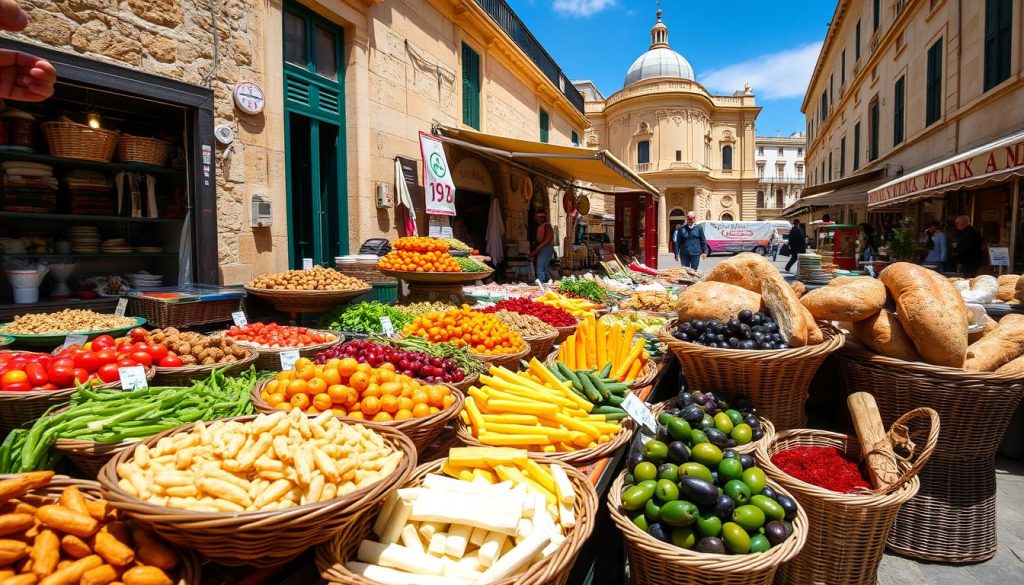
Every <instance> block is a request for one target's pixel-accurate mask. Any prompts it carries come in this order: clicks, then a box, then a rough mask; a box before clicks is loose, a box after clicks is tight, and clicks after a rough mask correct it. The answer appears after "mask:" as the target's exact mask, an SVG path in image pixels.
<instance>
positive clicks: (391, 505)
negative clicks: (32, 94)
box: [373, 492, 398, 536]
mask: <svg viewBox="0 0 1024 585" xmlns="http://www.w3.org/2000/svg"><path fill="white" fill-rule="evenodd" d="M397 502H398V493H396V492H391V493H390V494H389V495H388V497H387V499H386V500H384V506H383V507H382V508H381V509H380V514H379V515H378V516H377V521H376V522H374V523H373V533H374V534H376V535H377V536H383V535H384V530H385V528H386V527H387V524H388V519H390V518H391V513H392V512H393V511H394V510H395V504H396V503H397Z"/></svg>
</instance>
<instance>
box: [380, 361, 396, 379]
mask: <svg viewBox="0 0 1024 585" xmlns="http://www.w3.org/2000/svg"><path fill="white" fill-rule="evenodd" d="M380 370H381V380H383V381H385V382H390V381H391V380H385V379H384V377H383V374H384V372H394V371H395V364H393V363H391V362H384V363H383V364H381V365H380ZM393 378H394V377H393V376H392V379H393Z"/></svg>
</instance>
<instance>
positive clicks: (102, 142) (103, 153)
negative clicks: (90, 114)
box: [40, 120, 117, 163]
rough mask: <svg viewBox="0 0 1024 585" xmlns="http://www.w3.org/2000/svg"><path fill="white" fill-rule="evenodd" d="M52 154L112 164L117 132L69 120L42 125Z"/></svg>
mask: <svg viewBox="0 0 1024 585" xmlns="http://www.w3.org/2000/svg"><path fill="white" fill-rule="evenodd" d="M40 126H41V127H42V129H43V135H45V136H46V144H47V146H49V147H50V154H52V155H53V156H60V157H65V158H77V159H81V160H91V161H96V162H104V163H106V162H110V159H111V158H113V156H114V149H115V148H116V147H117V132H114V131H113V130H104V129H103V128H90V127H89V126H86V125H84V124H78V123H76V122H71V121H67V120H62V121H56V122H43V123H42V124H41V125H40Z"/></svg>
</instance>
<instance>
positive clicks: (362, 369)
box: [356, 364, 373, 375]
mask: <svg viewBox="0 0 1024 585" xmlns="http://www.w3.org/2000/svg"><path fill="white" fill-rule="evenodd" d="M372 369H373V368H372V367H370V364H359V365H358V366H356V371H357V372H362V373H364V374H367V375H369V373H370V370H372Z"/></svg>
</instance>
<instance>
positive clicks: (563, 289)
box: [558, 278, 608, 303]
mask: <svg viewBox="0 0 1024 585" xmlns="http://www.w3.org/2000/svg"><path fill="white" fill-rule="evenodd" d="M558 292H560V293H562V294H565V295H570V296H574V297H579V298H583V299H587V300H589V301H592V302H595V303H601V302H604V300H605V299H606V298H607V297H608V294H607V293H606V292H605V291H604V289H602V288H601V287H600V286H598V285H597V283H596V282H594V281H592V280H586V279H577V278H563V279H562V280H561V281H560V282H559V283H558Z"/></svg>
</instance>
